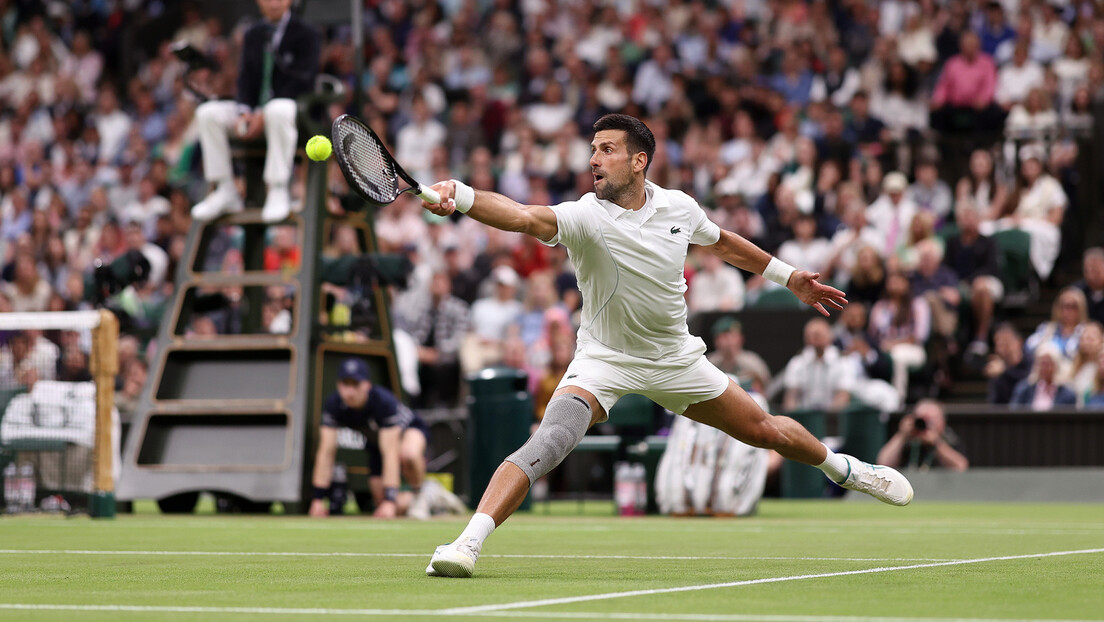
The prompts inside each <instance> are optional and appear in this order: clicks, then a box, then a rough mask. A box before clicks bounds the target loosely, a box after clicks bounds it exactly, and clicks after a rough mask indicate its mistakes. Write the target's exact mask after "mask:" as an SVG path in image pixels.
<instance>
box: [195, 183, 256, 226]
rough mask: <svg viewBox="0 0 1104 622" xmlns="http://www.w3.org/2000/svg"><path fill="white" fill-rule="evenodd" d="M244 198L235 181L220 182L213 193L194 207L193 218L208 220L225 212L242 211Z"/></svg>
mask: <svg viewBox="0 0 1104 622" xmlns="http://www.w3.org/2000/svg"><path fill="white" fill-rule="evenodd" d="M242 207H243V206H242V198H241V196H239V195H238V190H237V188H235V187H234V184H233V182H225V181H224V182H219V184H218V185H217V186H215V189H214V190H212V191H211V194H208V195H207V198H205V199H203V200H202V201H200V202H199V203H196V204H195V205H194V206H193V207H192V218H194V219H195V220H198V221H200V222H208V221H211V220H214V219H216V218H218V217H219V216H221V215H223V214H233V213H235V212H240V211H242Z"/></svg>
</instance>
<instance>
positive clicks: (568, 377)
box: [567, 374, 579, 380]
mask: <svg viewBox="0 0 1104 622" xmlns="http://www.w3.org/2000/svg"><path fill="white" fill-rule="evenodd" d="M578 375H579V374H568V375H567V379H568V380H571V379H572V378H574V377H575V376H578Z"/></svg>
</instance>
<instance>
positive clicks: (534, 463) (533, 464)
mask: <svg viewBox="0 0 1104 622" xmlns="http://www.w3.org/2000/svg"><path fill="white" fill-rule="evenodd" d="M538 462H540V458H537V459H536V460H534V461H532V462H530V463H529V466H536V464H537V463H538Z"/></svg>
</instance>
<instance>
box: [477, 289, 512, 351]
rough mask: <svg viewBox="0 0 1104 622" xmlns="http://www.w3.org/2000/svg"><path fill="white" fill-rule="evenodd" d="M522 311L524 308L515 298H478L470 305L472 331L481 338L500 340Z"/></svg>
mask: <svg viewBox="0 0 1104 622" xmlns="http://www.w3.org/2000/svg"><path fill="white" fill-rule="evenodd" d="M522 311H524V308H523V307H522V304H521V302H519V301H517V300H513V299H510V300H499V299H497V298H494V297H491V298H480V299H479V300H476V301H475V303H474V304H472V307H471V327H472V332H474V333H475V334H476V335H478V336H479V337H482V338H483V339H492V340H496V341H502V340H503V339H505V338H506V336H507V333H506V331H507V329H508V328H510V325H511V324H513V323H514V322H515V321H516V320H517V318H518V317H519V316H520V315H521V313H522Z"/></svg>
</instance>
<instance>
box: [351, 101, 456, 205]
mask: <svg viewBox="0 0 1104 622" xmlns="http://www.w3.org/2000/svg"><path fill="white" fill-rule="evenodd" d="M333 150H334V155H336V156H337V164H338V166H340V167H341V172H342V173H343V174H344V175H345V180H346V181H348V182H349V185H350V186H352V187H353V188H354V189H356V191H357V193H358V194H360V196H362V197H364V199H365V200H367V201H369V202H370V203H375V204H376V205H387V204H388V203H391V202H393V201H394V200H395V199H397V198H399V195H400V194H402V193H404V192H411V193H413V194H414V195H415V196H417V197H419V198H421V199H424V200H426V201H428V202H430V203H440V202H441V195H440V194H438V193H437V192H436V191H435V190H432V189H430V188H427V187H425V186H423V185H421V184H419V183H418V182H417V181H415V180H414V178H413V177H411V176H410V174H409V173H407V172H406V171H404V170H403V168H402V167H401V166H399V163H398V162H396V161H395V158H394V157H392V156H391V154H390V153H388V151H387V148H386V147H384V146H383V141H381V140H380V138H379V136H378V135H376V133H375V132H373V131H372V128H370V127H368V126H367V125H366V124H365V123H364V122H363V121H361V120H360V119H358V118H356V117H354V116H352V115H348V114H343V115H341V116H340V117H338V118H336V119H334V122H333ZM400 182H401V183H402V184H405V185H406V187H400Z"/></svg>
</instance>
